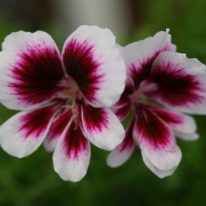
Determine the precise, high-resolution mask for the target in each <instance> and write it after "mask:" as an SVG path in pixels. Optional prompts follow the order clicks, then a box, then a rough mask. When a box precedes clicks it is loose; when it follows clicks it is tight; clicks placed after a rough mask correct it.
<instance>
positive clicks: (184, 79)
mask: <svg viewBox="0 0 206 206" xmlns="http://www.w3.org/2000/svg"><path fill="white" fill-rule="evenodd" d="M205 75H206V66H205V65H204V64H202V63H200V62H199V61H198V60H197V59H189V58H187V57H186V55H185V54H180V53H176V52H162V53H161V54H160V55H159V56H158V57H157V58H156V60H155V62H154V64H153V68H152V72H151V79H150V80H149V81H148V84H152V85H154V87H153V88H155V89H154V90H152V91H149V92H148V93H147V95H148V96H150V97H153V98H156V99H157V100H159V101H161V102H163V103H165V104H167V105H168V106H171V107H172V108H173V109H177V110H180V111H183V112H189V113H199V114H201V113H203V114H205V113H206V83H205V81H204V80H205V79H204V78H203V77H205Z"/></svg>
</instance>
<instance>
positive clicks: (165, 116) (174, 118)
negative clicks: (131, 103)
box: [152, 107, 184, 125]
mask: <svg viewBox="0 0 206 206" xmlns="http://www.w3.org/2000/svg"><path fill="white" fill-rule="evenodd" d="M152 109H153V111H154V112H155V113H156V114H157V115H158V116H159V117H160V118H161V119H162V120H164V121H165V122H166V123H168V124H171V125H173V124H182V123H183V122H184V119H183V116H182V115H180V114H177V113H174V112H170V111H166V110H165V109H159V108H155V107H154V108H152Z"/></svg>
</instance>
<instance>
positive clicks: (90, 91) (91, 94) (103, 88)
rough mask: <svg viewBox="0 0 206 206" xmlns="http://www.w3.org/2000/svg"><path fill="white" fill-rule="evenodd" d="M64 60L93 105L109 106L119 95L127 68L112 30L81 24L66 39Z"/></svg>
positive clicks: (69, 71) (71, 74)
mask: <svg viewBox="0 0 206 206" xmlns="http://www.w3.org/2000/svg"><path fill="white" fill-rule="evenodd" d="M63 59H64V63H65V65H66V70H67V72H68V74H69V75H70V76H71V77H72V78H73V79H75V80H76V82H77V84H78V86H79V88H80V90H81V91H82V93H83V95H84V96H85V98H86V99H87V101H88V102H90V104H92V105H93V106H95V107H103V106H105V107H109V106H111V105H113V104H114V103H115V102H116V101H117V100H118V99H119V98H120V95H121V93H122V92H123V89H124V86H125V80H126V67H125V64H124V61H123V57H122V55H121V53H120V51H119V48H118V47H117V45H116V43H115V36H114V35H113V33H112V32H111V31H110V30H109V29H102V28H99V27H97V26H80V27H79V28H78V29H77V30H76V31H74V33H72V34H71V35H70V36H69V38H68V39H67V40H66V42H65V44H64V48H63Z"/></svg>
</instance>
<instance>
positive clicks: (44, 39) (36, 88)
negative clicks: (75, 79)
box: [0, 31, 63, 109]
mask: <svg viewBox="0 0 206 206" xmlns="http://www.w3.org/2000/svg"><path fill="white" fill-rule="evenodd" d="M0 73H1V75H0V87H1V96H0V101H1V102H2V103H3V104H4V105H5V106H7V107H9V108H12V109H25V108H28V107H33V106H35V105H38V104H41V103H43V102H47V101H49V100H50V99H52V98H53V97H54V96H55V95H56V93H57V92H58V91H59V88H58V86H57V85H58V83H59V81H60V80H61V79H62V78H63V70H62V61H61V57H60V54H59V51H58V49H57V47H56V44H55V42H54V41H53V40H52V38H51V37H50V36H49V35H48V34H47V33H45V32H42V31H37V32H34V33H30V32H23V31H19V32H16V33H12V34H10V35H9V36H7V37H6V38H5V40H4V42H3V44H2V52H1V53H0Z"/></svg>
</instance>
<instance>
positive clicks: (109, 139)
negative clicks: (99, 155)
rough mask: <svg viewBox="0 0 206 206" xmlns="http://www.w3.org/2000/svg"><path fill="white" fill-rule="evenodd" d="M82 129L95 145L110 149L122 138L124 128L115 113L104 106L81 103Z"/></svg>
mask: <svg viewBox="0 0 206 206" xmlns="http://www.w3.org/2000/svg"><path fill="white" fill-rule="evenodd" d="M81 119H82V124H81V126H82V131H83V133H84V134H85V137H87V138H88V139H89V140H90V141H91V142H92V143H93V144H95V145H96V146H97V147H99V148H102V149H105V150H112V149H114V148H115V147H116V146H117V145H119V144H120V143H121V142H122V140H123V138H124V128H123V126H122V124H121V122H120V121H119V120H118V118H117V117H116V116H115V114H114V113H113V112H112V111H111V110H109V109H106V108H94V107H91V106H90V105H88V104H82V105H81Z"/></svg>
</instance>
